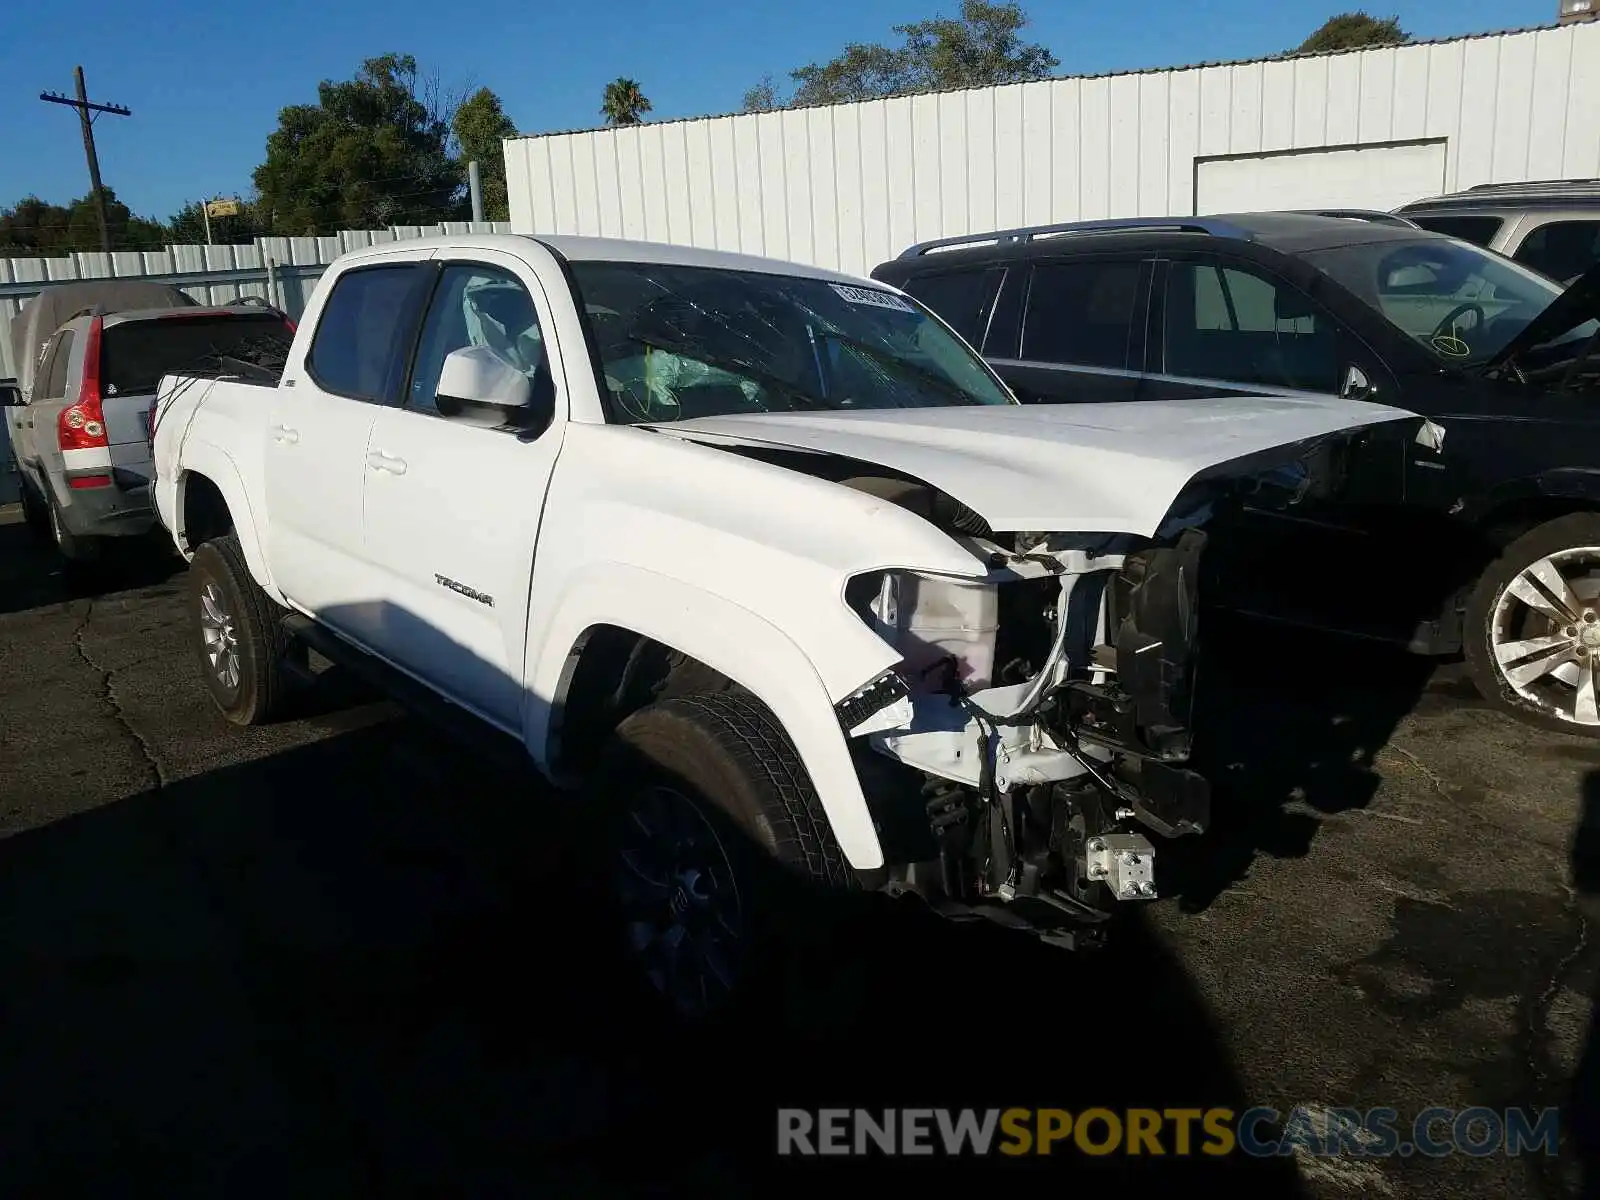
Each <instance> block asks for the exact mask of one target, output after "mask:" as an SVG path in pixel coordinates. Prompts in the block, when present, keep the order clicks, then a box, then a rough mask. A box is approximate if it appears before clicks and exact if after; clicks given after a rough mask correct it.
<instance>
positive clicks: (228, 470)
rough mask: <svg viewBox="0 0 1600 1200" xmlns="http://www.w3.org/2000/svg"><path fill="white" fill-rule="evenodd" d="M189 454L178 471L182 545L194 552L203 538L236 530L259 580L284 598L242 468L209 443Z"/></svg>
mask: <svg viewBox="0 0 1600 1200" xmlns="http://www.w3.org/2000/svg"><path fill="white" fill-rule="evenodd" d="M185 456H186V458H187V459H188V460H189V461H188V462H186V463H185V465H184V469H183V472H182V473H181V474H180V475H179V476H178V488H177V503H176V509H175V511H176V516H177V520H176V522H175V523H176V525H177V528H176V529H174V530H173V531H172V534H173V541H174V543H175V544H176V545H177V548H178V550H179V551H180V552H181V553H182V554H183V555H184V557H185V558H188V557H191V556H193V554H194V552H195V549H196V548H197V547H198V546H199V545H200V543H201V542H203V541H206V540H208V539H209V538H213V537H220V536H222V535H223V534H225V533H227V532H229V531H230V530H231V531H232V532H233V533H234V535H235V536H236V537H238V539H239V548H240V549H241V550H242V551H243V552H244V559H245V563H246V564H247V565H248V566H249V568H250V573H251V574H252V575H253V576H255V579H256V582H257V583H259V584H260V585H261V587H262V589H263V590H264V591H266V592H267V594H268V595H269V596H271V597H272V598H273V599H274V600H278V601H280V602H281V600H282V597H281V596H280V595H279V594H278V591H277V588H276V586H275V585H274V583H273V580H272V572H271V571H270V570H269V569H268V566H267V557H266V554H265V552H264V548H263V546H262V544H261V538H260V535H259V534H258V532H257V528H256V521H255V515H254V512H253V511H252V509H251V507H250V501H249V497H248V494H247V493H246V491H245V487H244V482H243V480H242V479H241V478H240V475H239V471H238V468H237V467H235V466H234V464H233V462H232V460H230V459H229V458H228V457H227V455H226V454H225V453H223V452H222V451H221V450H216V449H214V448H212V447H209V446H204V445H201V446H193V447H190V448H188V451H186V455H185ZM219 503H220V506H221V507H220V510H219V508H218V505H219ZM191 521H194V522H196V523H195V524H191V523H190V522H191Z"/></svg>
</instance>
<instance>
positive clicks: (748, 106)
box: [742, 75, 782, 112]
mask: <svg viewBox="0 0 1600 1200" xmlns="http://www.w3.org/2000/svg"><path fill="white" fill-rule="evenodd" d="M742 107H743V109H744V111H745V112H770V111H771V110H772V109H774V108H780V107H782V105H780V104H779V102H778V88H777V85H776V84H774V83H773V82H772V76H771V75H763V76H762V77H761V82H760V83H758V84H755V85H754V86H752V87H749V88H746V89H745V93H744V101H743V105H742Z"/></svg>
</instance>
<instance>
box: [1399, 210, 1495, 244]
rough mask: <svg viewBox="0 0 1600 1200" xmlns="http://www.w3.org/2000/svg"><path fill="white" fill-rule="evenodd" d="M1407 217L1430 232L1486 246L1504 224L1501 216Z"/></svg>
mask: <svg viewBox="0 0 1600 1200" xmlns="http://www.w3.org/2000/svg"><path fill="white" fill-rule="evenodd" d="M1402 215H1406V216H1409V214H1402ZM1409 219H1410V220H1411V221H1413V222H1414V223H1416V224H1418V225H1421V226H1422V227H1423V228H1424V229H1426V230H1428V231H1429V232H1431V233H1442V234H1444V235H1445V236H1446V237H1453V238H1460V239H1461V240H1462V241H1463V242H1471V243H1472V244H1473V245H1474V246H1487V245H1488V244H1489V243H1490V242H1492V241H1494V235H1495V234H1497V233H1499V232H1500V226H1502V225H1504V224H1505V219H1504V218H1503V217H1432V216H1423V217H1410V218H1409Z"/></svg>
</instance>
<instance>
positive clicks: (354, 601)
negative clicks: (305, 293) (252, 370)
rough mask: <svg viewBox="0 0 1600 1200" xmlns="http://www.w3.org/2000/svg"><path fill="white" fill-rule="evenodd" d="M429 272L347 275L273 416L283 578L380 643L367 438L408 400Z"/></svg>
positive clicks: (371, 270) (275, 527) (292, 592)
mask: <svg viewBox="0 0 1600 1200" xmlns="http://www.w3.org/2000/svg"><path fill="white" fill-rule="evenodd" d="M427 275H428V271H427V267H426V264H425V263H424V262H417V261H403V262H383V263H379V264H377V265H374V266H361V267H355V268H352V269H350V270H348V271H345V272H343V273H341V274H340V275H339V277H338V278H337V279H336V280H335V281H334V283H333V290H332V292H331V293H330V294H329V295H328V298H327V300H326V302H325V303H324V304H323V305H322V307H321V311H320V312H319V313H318V315H317V317H316V325H315V327H314V328H313V329H312V331H311V339H312V340H311V345H310V347H309V349H308V350H307V351H306V354H305V356H304V359H303V361H302V362H299V363H297V362H294V361H291V362H290V364H289V369H288V370H287V371H286V372H285V373H284V378H283V381H282V383H281V384H280V386H279V387H278V388H277V389H276V390H275V392H274V393H273V399H272V411H271V413H270V414H269V415H268V419H267V430H266V439H267V441H266V445H265V448H264V452H263V462H264V472H265V476H266V485H265V486H266V493H267V534H266V539H267V546H268V557H269V559H270V561H271V563H272V570H273V577H274V579H275V580H276V582H277V584H278V586H279V588H280V589H282V591H283V594H284V595H285V596H287V597H288V598H289V599H290V600H291V601H292V602H293V603H294V604H295V605H296V606H297V607H299V608H302V609H304V610H305V611H307V612H309V613H311V614H312V615H313V616H315V617H316V618H317V619H318V620H320V621H322V622H324V623H325V624H327V625H329V626H330V627H331V628H333V629H335V630H337V631H338V632H340V633H343V634H345V635H347V636H349V637H352V638H354V639H356V640H357V641H359V642H362V643H364V644H367V645H369V646H370V645H371V644H372V639H371V635H372V633H373V629H372V625H373V621H374V619H375V606H376V605H377V603H378V601H379V599H380V596H379V593H378V591H377V589H376V586H375V584H374V580H373V572H372V570H371V568H370V566H369V565H368V564H367V562H366V561H365V559H364V557H363V553H362V531H361V489H362V486H363V484H364V482H365V477H366V474H367V471H366V465H365V459H366V453H367V437H368V433H369V432H370V431H371V429H372V423H373V420H374V419H375V418H376V417H377V415H378V413H379V412H380V411H381V410H382V408H383V406H384V405H385V404H393V403H395V402H396V401H397V400H398V399H399V394H400V387H401V384H402V381H403V377H404V374H405V364H406V358H407V351H408V350H409V348H410V339H411V335H412V333H413V332H414V330H415V320H414V318H415V315H416V306H417V305H418V304H420V303H421V300H422V292H421V288H422V286H423V284H424V283H425V282H426V278H427Z"/></svg>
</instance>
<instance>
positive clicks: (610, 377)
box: [572, 262, 1015, 425]
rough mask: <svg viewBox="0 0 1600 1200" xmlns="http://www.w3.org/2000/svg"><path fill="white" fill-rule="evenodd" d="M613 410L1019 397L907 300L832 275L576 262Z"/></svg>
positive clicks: (706, 413)
mask: <svg viewBox="0 0 1600 1200" xmlns="http://www.w3.org/2000/svg"><path fill="white" fill-rule="evenodd" d="M572 271H573V275H574V277H575V278H576V281H577V285H578V291H579V292H580V294H581V296H582V299H583V305H584V311H585V312H586V313H587V314H588V318H589V324H590V328H591V329H592V330H593V331H594V338H595V343H596V345H597V347H598V349H599V356H600V363H601V369H602V371H603V372H604V383H605V394H606V396H607V397H608V398H609V400H610V417H611V420H612V421H613V422H615V423H617V424H630V425H632V424H655V423H657V422H663V421H687V420H692V419H693V418H695V417H726V416H735V415H738V414H741V413H770V412H785V413H788V412H816V411H822V410H825V409H834V410H846V411H848V410H851V409H867V408H933V407H942V406H948V405H975V404H1012V403H1015V401H1014V400H1012V398H1011V396H1010V395H1009V394H1008V393H1007V392H1006V391H1005V389H1004V388H1003V387H1002V386H1001V385H1000V384H999V383H998V382H997V381H996V380H995V378H994V376H993V375H992V374H991V373H990V372H989V370H988V368H987V367H985V366H984V365H983V363H982V361H981V360H979V359H978V357H977V356H976V355H974V354H973V353H972V351H971V350H969V349H967V347H966V346H964V345H962V343H961V342H960V341H959V340H958V339H957V338H956V337H955V336H954V335H953V334H951V333H950V332H949V331H948V330H947V329H945V328H944V326H943V325H941V324H940V323H939V322H938V321H936V320H934V319H933V318H932V317H930V316H929V315H928V314H927V313H926V312H924V311H923V310H921V309H919V308H917V307H916V306H915V305H914V304H913V303H912V302H911V301H910V300H907V299H905V298H904V297H902V296H899V295H896V294H895V293H893V292H888V291H884V290H882V289H879V288H866V287H852V286H848V285H845V284H841V283H835V282H831V281H829V280H825V279H808V278H804V277H799V276H790V275H768V274H762V273H760V272H754V271H729V270H720V269H712V268H705V267H686V266H662V265H655V264H649V265H647V264H633V263H600V262H575V263H573V264H572Z"/></svg>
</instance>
